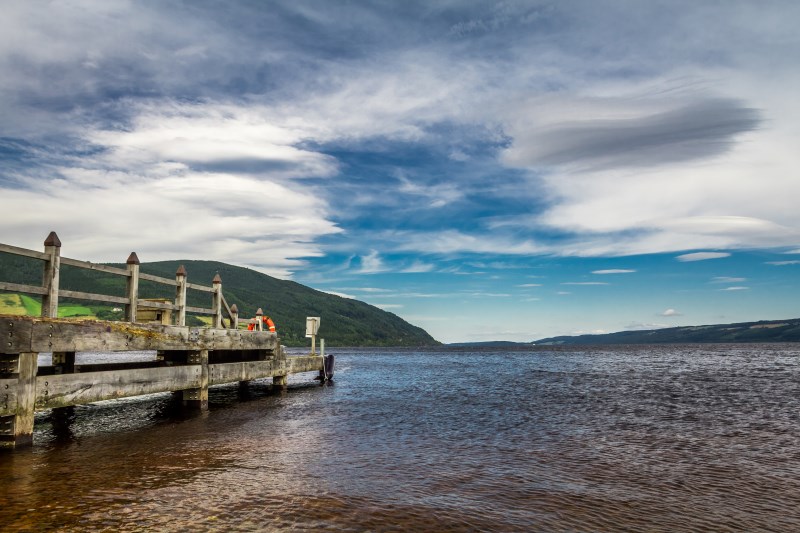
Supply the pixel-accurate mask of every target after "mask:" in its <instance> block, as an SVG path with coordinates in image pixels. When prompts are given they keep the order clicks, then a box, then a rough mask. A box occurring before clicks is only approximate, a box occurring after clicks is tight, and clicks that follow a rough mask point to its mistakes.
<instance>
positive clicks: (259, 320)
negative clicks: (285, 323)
mask: <svg viewBox="0 0 800 533" xmlns="http://www.w3.org/2000/svg"><path fill="white" fill-rule="evenodd" d="M263 317H264V311H262V310H261V308H260V307H259V308H258V310H257V311H256V331H264V320H263Z"/></svg>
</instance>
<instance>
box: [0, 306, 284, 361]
mask: <svg viewBox="0 0 800 533" xmlns="http://www.w3.org/2000/svg"><path fill="white" fill-rule="evenodd" d="M0 339H2V342H0V353H19V352H21V351H32V352H96V351H105V352H116V351H131V350H276V349H277V348H278V337H277V335H275V334H274V333H271V332H266V331H265V332H253V331H239V330H233V329H209V328H189V327H186V326H183V327H180V326H166V325H161V324H129V323H126V322H104V321H94V320H69V319H47V318H39V317H26V316H11V315H0Z"/></svg>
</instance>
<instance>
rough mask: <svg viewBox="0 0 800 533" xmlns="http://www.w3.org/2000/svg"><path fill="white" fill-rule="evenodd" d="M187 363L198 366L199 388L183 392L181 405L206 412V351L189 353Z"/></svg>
mask: <svg viewBox="0 0 800 533" xmlns="http://www.w3.org/2000/svg"><path fill="white" fill-rule="evenodd" d="M187 363H188V364H190V365H199V366H200V387H199V388H197V389H187V390H184V391H183V405H185V406H186V407H191V408H193V409H199V410H201V411H206V410H208V350H198V351H193V352H189V354H188V357H187Z"/></svg>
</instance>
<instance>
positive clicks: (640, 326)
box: [625, 322, 669, 331]
mask: <svg viewBox="0 0 800 533" xmlns="http://www.w3.org/2000/svg"><path fill="white" fill-rule="evenodd" d="M667 327H669V325H667V324H654V323H647V322H631V323H630V324H628V325H627V326H625V330H626V331H646V330H649V329H663V328H667Z"/></svg>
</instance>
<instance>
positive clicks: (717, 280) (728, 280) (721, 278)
mask: <svg viewBox="0 0 800 533" xmlns="http://www.w3.org/2000/svg"><path fill="white" fill-rule="evenodd" d="M743 281H747V278H732V277H728V276H716V277H714V278H712V279H711V283H741V282H743Z"/></svg>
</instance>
